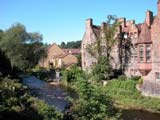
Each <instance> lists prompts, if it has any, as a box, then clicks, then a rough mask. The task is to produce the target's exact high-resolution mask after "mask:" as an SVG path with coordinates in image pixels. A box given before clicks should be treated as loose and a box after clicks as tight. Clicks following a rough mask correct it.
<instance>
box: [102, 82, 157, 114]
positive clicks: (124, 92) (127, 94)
mask: <svg viewBox="0 0 160 120" xmlns="http://www.w3.org/2000/svg"><path fill="white" fill-rule="evenodd" d="M137 83H138V81H134V80H124V81H123V80H112V81H109V83H108V84H107V86H105V87H104V90H105V92H106V94H108V95H109V96H110V97H111V98H112V99H113V100H114V101H115V103H116V104H117V106H120V107H122V108H133V109H145V110H150V111H153V112H160V99H158V98H151V97H145V96H142V95H141V93H140V92H139V91H138V90H137V89H136V84H137Z"/></svg>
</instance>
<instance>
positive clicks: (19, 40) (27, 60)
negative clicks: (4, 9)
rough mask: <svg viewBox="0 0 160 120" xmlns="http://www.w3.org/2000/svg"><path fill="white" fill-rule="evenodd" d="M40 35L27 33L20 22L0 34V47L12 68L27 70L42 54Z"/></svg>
mask: <svg viewBox="0 0 160 120" xmlns="http://www.w3.org/2000/svg"><path fill="white" fill-rule="evenodd" d="M41 40H42V35H40V34H39V33H29V32H27V31H26V29H25V26H23V25H22V24H19V23H18V24H15V25H13V26H11V27H10V28H9V29H8V30H6V31H4V32H3V33H2V35H1V40H0V48H1V49H2V51H3V52H5V54H6V56H7V57H8V58H9V59H10V61H11V66H12V69H13V68H14V67H18V68H19V69H21V70H27V69H28V68H31V67H33V66H34V65H36V64H37V63H38V60H39V58H40V56H41V55H43V54H44V48H43V44H42V43H41Z"/></svg>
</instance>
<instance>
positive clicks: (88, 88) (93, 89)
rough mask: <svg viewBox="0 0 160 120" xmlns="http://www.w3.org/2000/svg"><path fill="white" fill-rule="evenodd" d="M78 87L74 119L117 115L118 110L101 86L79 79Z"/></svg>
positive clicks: (100, 118) (99, 118) (91, 118)
mask: <svg viewBox="0 0 160 120" xmlns="http://www.w3.org/2000/svg"><path fill="white" fill-rule="evenodd" d="M77 87H78V88H77V89H78V93H79V99H78V100H76V101H75V102H74V104H73V112H74V119H76V120H103V119H106V118H110V117H113V116H114V117H115V116H116V113H117V110H116V109H115V107H114V105H113V103H112V101H111V100H110V98H109V97H108V96H107V95H106V94H105V93H104V92H103V91H102V89H101V88H100V87H97V86H94V85H91V83H89V82H88V81H86V80H83V79H81V80H79V81H78V83H77Z"/></svg>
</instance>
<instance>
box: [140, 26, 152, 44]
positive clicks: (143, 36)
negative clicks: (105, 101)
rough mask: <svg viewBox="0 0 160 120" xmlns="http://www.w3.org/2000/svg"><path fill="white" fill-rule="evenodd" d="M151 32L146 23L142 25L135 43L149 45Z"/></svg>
mask: <svg viewBox="0 0 160 120" xmlns="http://www.w3.org/2000/svg"><path fill="white" fill-rule="evenodd" d="M151 42H152V41H151V31H150V28H149V27H148V25H147V24H146V23H144V24H143V25H142V27H141V33H140V35H139V39H138V41H137V44H143V43H151Z"/></svg>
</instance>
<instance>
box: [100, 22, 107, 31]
mask: <svg viewBox="0 0 160 120" xmlns="http://www.w3.org/2000/svg"><path fill="white" fill-rule="evenodd" d="M106 25H107V24H106V23H105V22H102V23H101V30H104V29H105V26H106Z"/></svg>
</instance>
